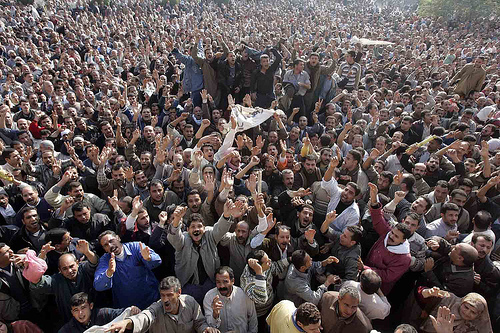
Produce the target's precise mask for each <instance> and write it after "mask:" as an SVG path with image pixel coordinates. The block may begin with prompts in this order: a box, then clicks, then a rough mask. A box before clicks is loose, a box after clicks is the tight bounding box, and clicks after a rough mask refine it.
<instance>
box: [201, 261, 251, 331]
mask: <svg viewBox="0 0 500 333" xmlns="http://www.w3.org/2000/svg"><path fill="white" fill-rule="evenodd" d="M215 285H216V287H215V288H213V289H211V290H209V291H208V292H207V294H206V295H205V298H204V299H203V308H204V310H205V317H206V319H207V324H208V325H210V326H212V327H215V328H217V329H219V330H220V331H222V332H229V331H239V332H248V333H257V331H258V330H257V314H256V312H255V304H254V303H253V301H252V300H251V299H250V298H249V297H248V296H247V295H246V294H245V292H244V291H243V290H242V289H241V288H240V287H237V286H235V285H234V273H233V270H232V269H231V268H230V267H227V266H222V267H220V268H219V269H217V270H216V271H215Z"/></svg>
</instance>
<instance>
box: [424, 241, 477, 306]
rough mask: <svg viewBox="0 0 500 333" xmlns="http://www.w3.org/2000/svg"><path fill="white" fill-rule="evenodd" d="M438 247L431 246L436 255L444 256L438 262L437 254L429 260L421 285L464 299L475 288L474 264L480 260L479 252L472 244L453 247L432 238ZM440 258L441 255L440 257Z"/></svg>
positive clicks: (425, 266) (427, 260)
mask: <svg viewBox="0 0 500 333" xmlns="http://www.w3.org/2000/svg"><path fill="white" fill-rule="evenodd" d="M432 240H434V241H435V242H436V244H437V246H434V245H432V246H429V247H431V249H432V250H433V251H435V253H440V254H443V256H442V257H441V258H439V259H437V260H436V261H435V260H434V259H433V256H435V253H433V254H431V257H429V258H427V259H426V261H425V264H424V273H423V274H422V280H421V282H420V283H419V284H420V285H422V284H425V285H426V286H428V287H438V288H439V289H441V290H448V291H450V292H452V293H454V294H455V295H457V296H458V297H464V296H465V295H467V294H468V293H470V292H472V291H473V288H474V262H476V260H477V258H478V251H477V250H476V249H475V248H474V247H473V246H472V245H470V244H464V243H460V244H457V245H454V246H451V245H450V244H449V243H448V242H446V241H445V240H443V239H439V238H438V237H434V238H432ZM438 256H439V255H438Z"/></svg>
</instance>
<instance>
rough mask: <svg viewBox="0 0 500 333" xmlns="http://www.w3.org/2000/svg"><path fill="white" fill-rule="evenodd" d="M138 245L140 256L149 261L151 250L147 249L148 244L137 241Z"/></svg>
mask: <svg viewBox="0 0 500 333" xmlns="http://www.w3.org/2000/svg"><path fill="white" fill-rule="evenodd" d="M139 246H140V248H141V255H142V258H143V259H144V260H146V261H151V251H149V246H144V244H142V242H141V243H139Z"/></svg>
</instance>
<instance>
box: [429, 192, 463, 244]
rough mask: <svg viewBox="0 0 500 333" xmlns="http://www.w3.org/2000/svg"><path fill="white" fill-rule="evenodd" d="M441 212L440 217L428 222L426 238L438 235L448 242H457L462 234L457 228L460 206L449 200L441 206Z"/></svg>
mask: <svg viewBox="0 0 500 333" xmlns="http://www.w3.org/2000/svg"><path fill="white" fill-rule="evenodd" d="M440 212H441V218H440V219H437V220H434V221H433V222H431V223H429V224H427V226H426V232H425V238H430V237H432V236H438V237H441V238H444V239H446V240H447V241H448V242H455V241H456V239H457V238H458V236H459V235H460V233H459V232H458V230H457V221H458V214H459V213H460V208H459V207H458V206H457V205H456V204H454V203H452V202H447V203H445V204H443V205H442V206H441V211H440Z"/></svg>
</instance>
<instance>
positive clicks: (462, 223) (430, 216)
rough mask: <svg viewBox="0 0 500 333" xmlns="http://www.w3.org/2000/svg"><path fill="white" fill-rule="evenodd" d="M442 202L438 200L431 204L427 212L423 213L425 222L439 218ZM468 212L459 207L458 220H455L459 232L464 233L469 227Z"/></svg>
mask: <svg viewBox="0 0 500 333" xmlns="http://www.w3.org/2000/svg"><path fill="white" fill-rule="evenodd" d="M442 205H443V204H442V203H440V202H438V203H435V204H433V205H432V206H431V209H429V211H428V212H427V213H425V215H424V218H425V221H426V222H427V224H429V223H432V222H433V221H436V220H437V219H439V218H441V206H442ZM469 221H470V217H469V212H468V211H467V210H465V209H463V208H460V212H459V213H458V221H457V229H458V231H460V232H461V233H466V232H467V229H468V228H469Z"/></svg>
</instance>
